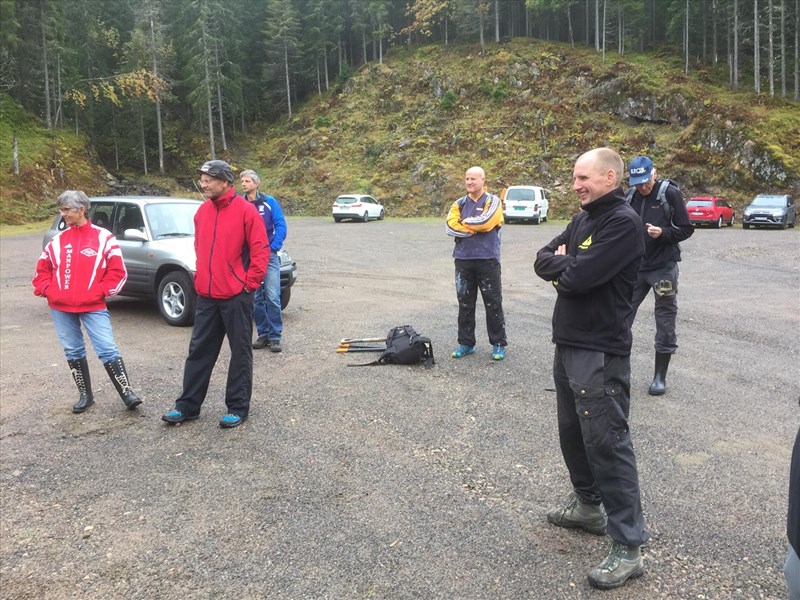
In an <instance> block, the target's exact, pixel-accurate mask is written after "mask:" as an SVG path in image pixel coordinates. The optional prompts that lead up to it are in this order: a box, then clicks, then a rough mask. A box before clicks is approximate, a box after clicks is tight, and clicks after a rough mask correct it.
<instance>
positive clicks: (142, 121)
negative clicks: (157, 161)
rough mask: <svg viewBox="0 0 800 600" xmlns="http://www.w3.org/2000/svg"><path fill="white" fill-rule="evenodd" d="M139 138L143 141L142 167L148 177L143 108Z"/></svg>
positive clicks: (140, 117) (140, 111) (140, 108)
mask: <svg viewBox="0 0 800 600" xmlns="http://www.w3.org/2000/svg"><path fill="white" fill-rule="evenodd" d="M139 137H140V138H141V141H142V166H143V167H144V174H145V175H147V146H146V145H145V142H144V118H143V117H142V107H141V106H140V107H139Z"/></svg>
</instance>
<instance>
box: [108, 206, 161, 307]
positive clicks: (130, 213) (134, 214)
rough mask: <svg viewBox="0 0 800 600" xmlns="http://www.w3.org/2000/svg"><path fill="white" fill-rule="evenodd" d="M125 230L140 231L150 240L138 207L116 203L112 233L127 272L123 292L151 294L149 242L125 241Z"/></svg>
mask: <svg viewBox="0 0 800 600" xmlns="http://www.w3.org/2000/svg"><path fill="white" fill-rule="evenodd" d="M127 229H136V230H138V231H141V232H142V233H144V234H145V236H147V238H148V240H149V239H150V237H149V233H148V232H147V229H146V227H145V224H144V216H143V215H142V209H141V208H140V207H139V205H138V204H133V203H129V202H118V203H117V210H116V212H115V214H114V222H113V228H112V232H113V233H114V235H115V236H116V237H117V241H118V242H119V247H120V249H121V250H122V258H123V260H124V261H125V268H126V269H127V270H128V282H127V283H126V284H125V291H126V292H128V293H137V294H147V293H152V292H153V290H151V289H150V287H149V284H148V273H147V270H148V267H147V264H148V260H147V249H148V245H149V243H150V242H149V241H145V242H141V241H138V240H126V239H125V231H126V230H127Z"/></svg>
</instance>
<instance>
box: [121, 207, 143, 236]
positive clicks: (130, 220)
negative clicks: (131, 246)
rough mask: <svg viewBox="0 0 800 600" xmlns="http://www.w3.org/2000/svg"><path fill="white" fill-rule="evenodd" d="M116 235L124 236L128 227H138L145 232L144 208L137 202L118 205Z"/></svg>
mask: <svg viewBox="0 0 800 600" xmlns="http://www.w3.org/2000/svg"><path fill="white" fill-rule="evenodd" d="M115 219H116V220H115V226H114V235H116V236H117V237H118V238H123V239H124V235H125V230H126V229H138V230H139V231H141V232H144V219H143V218H142V210H141V209H140V208H139V207H138V206H137V205H136V204H124V203H120V204H119V205H117V215H116V217H115Z"/></svg>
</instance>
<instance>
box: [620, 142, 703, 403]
mask: <svg viewBox="0 0 800 600" xmlns="http://www.w3.org/2000/svg"><path fill="white" fill-rule="evenodd" d="M663 181H664V180H662V179H658V178H657V171H656V168H655V166H654V165H653V161H652V160H651V159H650V158H649V157H647V156H637V157H636V158H634V159H633V160H632V161H631V164H630V167H629V169H628V183H629V184H630V185H632V186H634V187H635V189H636V191H635V192H633V195H632V196H631V200H630V202H631V206H632V207H633V209H634V210H635V211H636V212H637V213H639V215H640V217H641V219H642V222H643V223H644V226H645V255H644V260H643V261H642V266H641V267H640V269H639V275H638V277H637V279H636V287H635V288H634V291H633V313H632V314H631V325H632V324H633V321H634V319H636V312H637V310H638V309H639V305H640V304H641V303H642V301H643V300H644V299H645V297H646V296H647V294H648V293H649V292H650V290H652V291H653V296H654V297H655V307H654V312H655V320H656V337H655V351H656V360H655V373H654V375H653V382H652V383H651V384H650V389H649V390H648V393H649V394H650V395H651V396H661V395H662V394H664V392H665V391H666V389H667V369H668V368H669V362H670V358H672V355H673V354H674V353H675V351H676V350H677V349H678V336H677V334H676V332H675V321H676V320H677V316H678V299H677V294H678V263H679V262H680V260H681V247H680V242H682V241H683V240H686V239H689V238H690V237H691V235H692V234H693V233H694V228H693V227H692V224H691V222H690V221H689V213H688V212H687V210H686V203H685V202H684V200H683V195H682V194H681V191H680V190H679V189H678V187H677V186H676V185H672V184H669V185H667V187H666V196H665V197H666V202H667V206H666V207H665V206H661V201H660V198H659V197H658V190H659V188H660V186H661V184H662V182H663Z"/></svg>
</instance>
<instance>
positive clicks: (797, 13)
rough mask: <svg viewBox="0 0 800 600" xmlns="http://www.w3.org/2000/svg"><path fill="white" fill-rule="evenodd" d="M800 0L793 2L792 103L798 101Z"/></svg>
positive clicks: (799, 95) (799, 78) (799, 93)
mask: <svg viewBox="0 0 800 600" xmlns="http://www.w3.org/2000/svg"><path fill="white" fill-rule="evenodd" d="M798 75H800V0H794V101H795V102H797V101H798V100H800V77H798Z"/></svg>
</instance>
